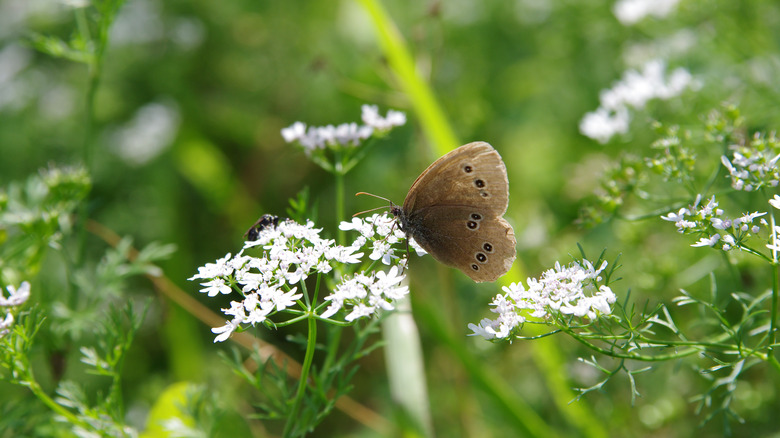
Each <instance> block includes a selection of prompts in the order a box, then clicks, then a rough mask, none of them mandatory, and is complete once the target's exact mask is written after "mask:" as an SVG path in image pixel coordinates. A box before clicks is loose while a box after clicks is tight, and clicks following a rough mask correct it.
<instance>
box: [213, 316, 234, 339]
mask: <svg viewBox="0 0 780 438" xmlns="http://www.w3.org/2000/svg"><path fill="white" fill-rule="evenodd" d="M239 325H240V322H237V321H235V320H234V321H228V322H227V323H225V325H223V326H222V327H214V328H212V329H211V333H215V334H217V335H219V336H217V337H216V338H214V342H215V343H216V342H224V341H226V340H227V339H228V338H229V337H230V334H231V333H233V331H234V330H235V329H237V328H238V326H239Z"/></svg>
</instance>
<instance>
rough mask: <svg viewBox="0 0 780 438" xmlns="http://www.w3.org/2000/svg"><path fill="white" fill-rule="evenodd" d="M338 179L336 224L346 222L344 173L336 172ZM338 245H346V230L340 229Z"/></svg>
mask: <svg viewBox="0 0 780 438" xmlns="http://www.w3.org/2000/svg"><path fill="white" fill-rule="evenodd" d="M333 175H334V176H335V177H336V223H337V224H338V223H341V221H343V220H344V173H343V172H340V171H338V170H337V171H336V172H335V173H334V174H333ZM337 236H338V237H337V240H336V243H338V244H339V245H344V242H345V239H346V235H345V233H344V230H342V229H341V228H339V231H338V235H337Z"/></svg>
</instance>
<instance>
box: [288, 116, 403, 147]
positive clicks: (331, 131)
mask: <svg viewBox="0 0 780 438" xmlns="http://www.w3.org/2000/svg"><path fill="white" fill-rule="evenodd" d="M361 118H362V119H363V123H365V124H364V125H358V124H357V123H354V122H353V123H342V124H340V125H338V126H333V125H327V126H309V127H307V126H306V124H305V123H303V122H295V123H293V124H292V125H290V126H289V127H287V128H284V129H282V137H284V141H286V142H287V143H293V142H298V143H299V144H300V145H301V146H303V149H304V150H305V151H306V153H311V152H312V151H313V150H316V149H325V148H327V147H332V146H342V147H344V146H347V147H354V146H359V145H360V144H361V142H362V141H363V140H366V139H368V138H370V137H371V136H372V135H374V133H375V132H378V133H384V132H386V131H389V130H390V129H392V128H394V127H396V126H402V125H404V124H406V114H404V113H402V112H400V111H394V110H389V111H388V112H387V116H386V117H382V116H381V115H379V109H378V108H377V106H376V105H363V107H362V117H361Z"/></svg>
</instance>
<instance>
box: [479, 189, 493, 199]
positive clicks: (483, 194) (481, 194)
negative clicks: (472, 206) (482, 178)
mask: <svg viewBox="0 0 780 438" xmlns="http://www.w3.org/2000/svg"><path fill="white" fill-rule="evenodd" d="M479 194H480V196H482V197H483V198H489V197H490V193H488V192H487V191H486V190H480V192H479Z"/></svg>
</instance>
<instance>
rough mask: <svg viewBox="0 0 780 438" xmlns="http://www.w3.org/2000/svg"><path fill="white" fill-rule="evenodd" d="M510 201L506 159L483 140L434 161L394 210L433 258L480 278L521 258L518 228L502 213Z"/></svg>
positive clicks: (490, 277)
mask: <svg viewBox="0 0 780 438" xmlns="http://www.w3.org/2000/svg"><path fill="white" fill-rule="evenodd" d="M508 204H509V181H508V180H507V177H506V166H505V165H504V161H503V160H502V159H501V156H500V155H499V154H498V152H496V150H495V149H493V147H492V146H490V145H489V144H488V143H485V142H481V141H478V142H474V143H469V144H466V145H463V146H461V147H459V148H457V149H455V150H453V151H451V152H450V153H448V154H446V155H444V156H443V157H441V158H439V159H438V160H436V161H435V162H434V163H433V164H431V165H430V166H428V168H427V169H425V171H424V172H423V173H422V174H421V175H420V176H419V177H417V180H415V182H414V184H412V187H411V188H410V189H409V193H408V194H407V195H406V199H405V200H404V203H403V206H400V207H399V206H397V205H395V204H393V203H392V202H391V205H390V211H391V213H393V215H394V216H396V218H398V222H399V225H400V227H401V230H402V231H404V232H405V233H406V235H407V236H411V237H412V238H414V240H415V241H416V242H417V243H418V244H419V245H420V246H421V247H422V248H423V249H424V250H425V251H427V252H428V253H429V254H431V255H432V256H433V258H435V259H436V260H438V261H439V262H441V263H444V264H445V265H448V266H453V267H455V268H458V269H460V270H461V271H462V272H463V273H464V274H466V275H468V276H469V277H471V279H472V280H474V281H476V282H478V283H479V282H484V281H495V280H496V279H498V278H499V277H501V276H502V275H504V274H506V272H507V271H509V269H510V268H511V267H512V263H513V262H514V260H515V256H516V250H515V245H516V244H517V241H516V240H515V232H514V230H513V229H512V226H511V225H509V223H508V222H507V221H506V220H505V219H504V218H503V217H502V216H503V215H504V213H505V212H506V208H507V205H508Z"/></svg>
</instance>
